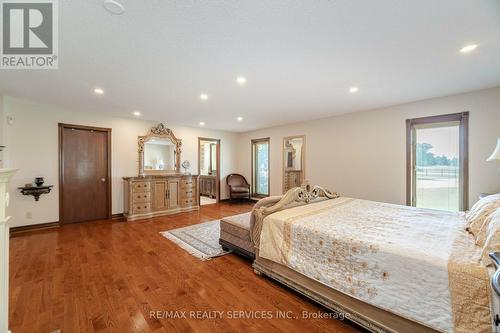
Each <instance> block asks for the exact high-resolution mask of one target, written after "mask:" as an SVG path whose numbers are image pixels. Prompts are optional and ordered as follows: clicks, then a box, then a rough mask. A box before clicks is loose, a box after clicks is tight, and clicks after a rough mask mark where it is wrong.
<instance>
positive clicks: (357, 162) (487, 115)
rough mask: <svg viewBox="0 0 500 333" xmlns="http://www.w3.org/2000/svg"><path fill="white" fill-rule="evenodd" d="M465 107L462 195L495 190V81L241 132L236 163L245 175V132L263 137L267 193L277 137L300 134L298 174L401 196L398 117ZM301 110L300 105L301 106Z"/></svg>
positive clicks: (275, 174) (275, 165)
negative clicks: (267, 146)
mask: <svg viewBox="0 0 500 333" xmlns="http://www.w3.org/2000/svg"><path fill="white" fill-rule="evenodd" d="M462 111H470V119H469V120H470V123H469V129H470V134H469V144H470V147H469V167H470V171H469V184H470V190H469V197H470V203H473V202H475V201H476V200H477V198H478V196H479V193H481V192H500V172H498V168H499V167H500V165H498V164H495V163H491V162H486V159H487V158H488V156H489V154H491V152H492V151H493V149H494V147H495V143H496V138H497V137H500V87H499V88H493V89H487V90H482V91H477V92H471V93H466V94H460V95H455V96H449V97H442V98H436V99H430V100H425V101H419V102H414V103H409V104H404V105H398V106H393V107H388V108H383V109H378V110H370V111H363V112H357V113H350V114H345V115H339V116H335V117H330V118H326V119H321V120H315V121H309V122H305V123H299V124H293V125H286V126H278V127H273V128H268V129H262V130H257V131H252V132H248V133H244V134H241V135H240V136H239V142H238V149H237V152H238V170H239V172H240V173H242V174H243V175H245V176H246V177H247V179H250V173H251V166H250V163H251V156H250V152H251V150H250V149H251V148H250V140H251V139H255V138H262V137H270V138H271V171H270V173H271V180H270V182H271V195H276V194H280V193H281V188H282V187H281V183H282V166H281V164H282V157H281V154H282V150H281V145H282V140H283V137H285V136H291V135H301V134H305V135H306V148H305V153H306V166H305V167H306V179H307V180H309V182H310V183H311V184H318V185H323V186H325V187H327V188H329V189H331V190H334V191H338V192H340V193H341V195H346V196H352V197H357V198H365V199H371V200H377V201H385V202H391V203H397V204H404V203H405V202H406V155H405V154H406V146H405V145H406V134H405V126H406V125H405V120H406V119H409V118H417V117H424V116H431V115H438V114H448V113H456V112H462ZM305 112H307V111H305Z"/></svg>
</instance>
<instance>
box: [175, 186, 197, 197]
mask: <svg viewBox="0 0 500 333" xmlns="http://www.w3.org/2000/svg"><path fill="white" fill-rule="evenodd" d="M179 196H180V197H181V198H189V197H194V196H196V188H194V187H192V188H185V187H184V188H182V189H181V190H180V191H179Z"/></svg>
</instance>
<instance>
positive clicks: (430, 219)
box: [259, 197, 491, 332]
mask: <svg viewBox="0 0 500 333" xmlns="http://www.w3.org/2000/svg"><path fill="white" fill-rule="evenodd" d="M464 225H465V218H464V214H463V213H453V212H443V211H436V210H427V209H418V208H414V207H406V206H399V205H392V204H386V203H379V202H372V201H366V200H359V199H351V198H345V197H341V198H338V199H334V200H326V201H322V202H318V203H314V204H310V205H306V206H300V207H295V208H290V209H285V210H282V211H279V212H277V213H274V214H271V215H269V216H267V217H266V218H265V219H264V221H263V226H262V233H261V238H260V249H259V255H260V256H261V257H263V258H266V259H269V260H272V261H274V262H277V263H280V264H283V265H286V266H288V267H290V268H292V269H294V270H295V271H297V272H299V273H302V274H304V275H306V276H308V277H310V278H312V279H315V280H317V281H319V282H322V283H324V284H325V285H327V286H330V287H332V288H334V289H336V290H339V291H341V292H344V293H346V294H348V295H350V296H353V297H355V298H358V299H360V300H362V301H365V302H367V303H370V304H372V305H375V306H377V307H380V308H383V309H385V310H388V311H391V312H393V313H396V314H398V315H400V316H402V317H406V318H409V319H411V320H414V321H417V322H420V323H423V324H425V325H427V326H429V327H432V328H434V329H437V330H440V331H444V332H453V331H454V321H453V313H452V300H451V293H450V287H449V276H448V263H449V260H450V258H451V256H452V255H453V251H454V250H453V248H454V244H455V246H456V240H457V239H460V242H461V246H465V247H467V251H466V252H467V253H468V254H467V255H468V256H470V257H471V258H473V260H475V258H476V256H477V258H479V251H480V249H479V248H478V247H476V246H475V245H474V241H473V238H472V236H470V235H468V234H466V232H465V231H464V228H465V227H464ZM488 306H489V304H488ZM455 315H456V314H455ZM490 323H491V322H490Z"/></svg>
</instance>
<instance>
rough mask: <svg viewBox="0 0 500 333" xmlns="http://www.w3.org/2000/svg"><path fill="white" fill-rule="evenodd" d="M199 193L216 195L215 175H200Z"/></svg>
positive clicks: (210, 195)
mask: <svg viewBox="0 0 500 333" xmlns="http://www.w3.org/2000/svg"><path fill="white" fill-rule="evenodd" d="M200 194H201V195H205V196H207V197H210V198H214V199H215V198H216V197H217V177H216V176H204V175H200Z"/></svg>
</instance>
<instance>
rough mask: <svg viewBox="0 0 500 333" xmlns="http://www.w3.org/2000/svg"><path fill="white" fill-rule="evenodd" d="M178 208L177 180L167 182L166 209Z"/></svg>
mask: <svg viewBox="0 0 500 333" xmlns="http://www.w3.org/2000/svg"><path fill="white" fill-rule="evenodd" d="M178 206H179V180H178V179H176V180H169V181H168V208H169V209H170V208H176V207H178Z"/></svg>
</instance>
